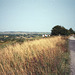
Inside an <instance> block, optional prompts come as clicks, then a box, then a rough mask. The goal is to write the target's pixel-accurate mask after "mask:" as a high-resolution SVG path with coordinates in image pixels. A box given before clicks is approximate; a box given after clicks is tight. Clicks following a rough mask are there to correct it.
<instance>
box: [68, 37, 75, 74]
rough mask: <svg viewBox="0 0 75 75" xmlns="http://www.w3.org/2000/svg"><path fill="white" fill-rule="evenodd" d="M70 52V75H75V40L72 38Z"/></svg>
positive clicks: (70, 39)
mask: <svg viewBox="0 0 75 75" xmlns="http://www.w3.org/2000/svg"><path fill="white" fill-rule="evenodd" d="M69 50H70V58H71V63H70V67H71V74H70V75H75V38H74V37H73V36H71V37H70V38H69Z"/></svg>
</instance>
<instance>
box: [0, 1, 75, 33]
mask: <svg viewBox="0 0 75 75" xmlns="http://www.w3.org/2000/svg"><path fill="white" fill-rule="evenodd" d="M55 25H61V26H64V27H65V28H67V29H69V28H73V30H75V0H0V31H29V32H34V31H35V32H50V30H51V29H52V28H53V27H54V26H55Z"/></svg>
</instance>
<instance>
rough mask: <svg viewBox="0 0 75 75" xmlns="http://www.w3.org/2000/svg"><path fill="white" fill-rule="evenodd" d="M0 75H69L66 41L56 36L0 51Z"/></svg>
mask: <svg viewBox="0 0 75 75" xmlns="http://www.w3.org/2000/svg"><path fill="white" fill-rule="evenodd" d="M0 75H69V52H68V47H67V40H66V39H65V38H63V37H61V36H56V37H51V38H42V39H39V40H34V41H27V42H24V43H22V44H19V43H15V44H14V45H9V46H7V47H5V48H3V49H1V50H0Z"/></svg>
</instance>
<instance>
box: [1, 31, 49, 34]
mask: <svg viewBox="0 0 75 75" xmlns="http://www.w3.org/2000/svg"><path fill="white" fill-rule="evenodd" d="M0 34H50V32H25V31H4V32H0Z"/></svg>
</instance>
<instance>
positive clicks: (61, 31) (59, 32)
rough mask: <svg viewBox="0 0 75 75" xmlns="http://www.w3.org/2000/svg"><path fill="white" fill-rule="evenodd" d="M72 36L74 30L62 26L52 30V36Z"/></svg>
mask: <svg viewBox="0 0 75 75" xmlns="http://www.w3.org/2000/svg"><path fill="white" fill-rule="evenodd" d="M70 34H74V31H73V29H72V28H70V29H69V30H68V29H66V28H65V27H63V26H60V25H56V26H54V27H53V28H52V30H51V35H70Z"/></svg>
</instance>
